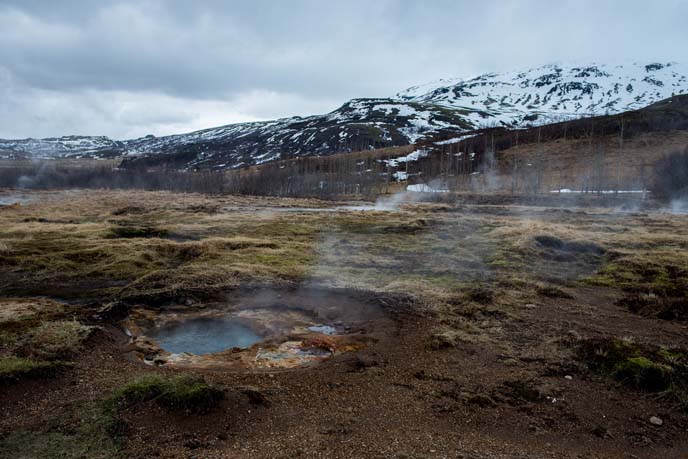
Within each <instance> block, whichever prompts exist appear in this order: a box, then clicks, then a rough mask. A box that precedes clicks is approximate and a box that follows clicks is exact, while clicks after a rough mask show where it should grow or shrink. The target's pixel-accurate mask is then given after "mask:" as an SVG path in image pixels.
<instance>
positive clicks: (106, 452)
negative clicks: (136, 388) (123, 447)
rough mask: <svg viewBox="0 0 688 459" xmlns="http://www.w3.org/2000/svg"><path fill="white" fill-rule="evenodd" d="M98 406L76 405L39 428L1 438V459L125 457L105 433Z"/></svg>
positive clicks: (118, 445)
mask: <svg viewBox="0 0 688 459" xmlns="http://www.w3.org/2000/svg"><path fill="white" fill-rule="evenodd" d="M106 421H107V420H106V419H105V418H104V417H103V415H102V413H101V411H100V410H99V409H98V408H97V406H96V405H95V404H73V405H70V406H69V407H68V408H67V410H66V411H65V412H63V413H60V415H59V416H57V417H55V418H54V419H51V420H50V421H49V422H48V425H46V426H44V427H43V428H40V429H35V430H27V429H20V430H15V431H13V432H7V433H5V434H4V435H3V436H2V437H0V457H3V458H13V459H29V458H42V459H82V458H89V459H115V458H122V459H123V456H121V455H120V453H119V450H120V444H119V442H118V439H116V438H112V437H110V436H109V435H108V433H107V432H106V430H105V425H106Z"/></svg>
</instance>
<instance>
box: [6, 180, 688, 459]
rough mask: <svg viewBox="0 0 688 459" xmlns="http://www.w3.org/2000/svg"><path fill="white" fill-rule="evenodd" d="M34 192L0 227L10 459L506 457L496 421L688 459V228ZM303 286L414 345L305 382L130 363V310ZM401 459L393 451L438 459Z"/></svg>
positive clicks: (446, 200)
mask: <svg viewBox="0 0 688 459" xmlns="http://www.w3.org/2000/svg"><path fill="white" fill-rule="evenodd" d="M26 194H27V196H29V197H30V198H31V200H30V201H29V202H28V203H26V204H23V205H18V206H5V207H0V291H1V292H2V297H1V298H0V303H1V305H0V306H1V307H0V391H2V398H3V400H4V402H3V408H2V409H3V416H2V420H0V431H2V436H0V457H118V456H119V457H121V456H124V457H133V456H135V455H138V456H139V457H149V456H152V455H158V456H163V457H174V456H183V457H185V456H190V455H192V454H194V453H195V452H196V451H197V450H199V449H200V450H201V451H202V452H203V454H202V455H203V456H206V455H207V456H208V457H230V456H226V454H227V451H233V450H234V449H235V448H245V451H244V453H245V457H264V455H265V451H266V450H265V449H261V448H263V447H265V445H266V444H269V445H270V450H271V451H276V450H281V451H285V454H287V456H293V455H295V454H297V453H298V451H299V450H303V451H306V453H305V454H310V453H311V452H313V451H315V450H324V451H328V452H329V454H331V455H333V457H334V456H336V454H335V452H334V451H333V450H331V449H329V448H330V447H329V446H327V445H325V444H320V443H318V444H317V445H316V444H313V443H312V442H313V441H315V440H314V439H315V438H324V439H329V438H337V439H341V440H342V441H345V440H346V439H352V440H353V442H354V443H355V444H356V445H363V444H370V445H374V446H373V447H372V448H373V449H374V450H375V451H378V452H380V451H383V450H384V451H388V450H387V449H386V448H388V447H389V445H391V444H394V443H393V442H392V437H390V436H389V435H392V436H394V435H393V434H391V433H390V432H395V431H398V430H395V429H399V428H402V429H412V428H414V429H419V430H420V431H423V432H426V433H427V432H435V433H436V432H440V431H441V432H443V435H444V436H445V437H444V440H442V441H439V442H438V444H437V446H435V447H434V448H433V449H435V448H436V450H437V451H445V452H448V451H457V450H460V451H463V450H466V451H473V450H478V451H492V449H491V448H493V447H494V445H492V446H490V445H489V444H487V443H485V440H484V436H485V435H486V433H485V432H486V431H484V430H483V428H482V427H479V426H484V425H487V424H488V423H489V425H490V426H491V427H490V429H489V430H490V434H489V436H490V438H495V439H498V440H499V441H500V442H504V444H508V445H509V448H510V451H523V452H527V451H530V452H532V451H533V448H534V449H535V450H537V451H549V452H552V451H554V452H557V453H561V455H562V457H574V455H575V454H584V453H586V452H593V451H594V452H596V453H597V452H602V453H601V454H608V457H613V456H614V454H615V452H618V451H620V450H622V449H627V448H630V449H631V450H632V451H634V454H636V455H637V456H638V457H650V456H652V455H653V454H661V455H664V456H667V457H669V456H671V455H672V454H674V453H675V452H677V451H681V450H682V449H684V448H685V447H687V446H688V445H687V444H686V438H685V435H684V431H685V426H686V425H688V402H687V400H688V388H687V387H686V385H685V381H686V375H687V373H686V372H687V371H688V360H687V358H688V357H687V356H688V353H687V351H686V349H688V339H687V338H686V334H685V324H686V322H685V321H686V317H687V316H686V302H685V298H686V288H687V287H688V255H686V254H688V251H687V250H686V249H688V233H687V232H686V227H687V226H686V224H687V223H688V221H687V219H688V217H686V216H685V215H675V214H670V213H662V212H656V211H652V212H635V213H634V212H622V211H619V210H618V209H617V208H615V207H608V205H609V202H610V199H611V198H609V197H604V196H595V195H590V196H587V197H585V198H582V199H580V200H578V201H577V204H578V206H577V207H553V206H552V204H556V202H555V201H553V200H552V199H551V197H547V200H545V201H542V202H544V203H545V204H544V205H543V204H542V203H540V205H506V204H512V199H513V198H512V197H511V196H510V194H508V193H507V194H506V195H498V194H493V195H489V196H483V197H480V198H478V197H476V196H473V195H461V194H452V195H444V196H443V197H442V198H441V199H437V196H434V198H435V199H433V200H432V201H431V202H415V203H409V204H402V205H401V206H400V207H399V208H398V209H396V210H392V211H375V210H367V211H362V210H356V209H355V208H344V209H340V210H339V211H333V210H334V209H333V204H332V203H331V202H327V201H319V200H314V199H295V198H267V197H249V196H242V197H236V196H228V195H223V196H210V195H201V194H192V193H185V194H180V193H174V192H167V191H147V192H144V191H107V190H91V191H88V192H79V191H61V192H40V191H34V192H31V193H28V192H27V193H26ZM562 202H568V201H562ZM304 287H308V288H309V289H326V290H336V291H339V292H347V294H351V295H359V296H360V295H363V296H365V297H367V298H376V301H377V302H378V303H379V304H381V305H382V306H383V307H384V311H385V314H388V315H389V316H390V317H392V318H394V324H395V326H394V330H393V331H392V330H390V331H389V333H388V334H387V335H385V336H384V337H381V338H379V339H376V340H370V342H369V343H368V345H367V347H366V348H365V349H363V350H360V352H357V353H354V354H355V355H349V354H342V355H335V356H334V357H332V358H331V359H329V360H327V361H325V362H323V363H322V364H320V365H317V366H314V367H309V368H306V369H299V370H295V371H287V372H279V371H277V372H261V371H257V372H256V371H243V372H242V371H239V372H236V371H233V372H226V371H221V370H212V369H210V370H200V369H188V368H175V367H174V366H170V367H168V366H165V367H155V366H149V365H145V364H143V363H142V362H140V361H136V360H133V359H131V358H129V357H127V355H128V354H126V351H127V345H128V344H127V342H128V338H127V336H126V335H125V334H124V333H123V332H122V329H121V323H120V322H119V321H120V320H122V319H123V318H126V315H127V314H128V311H129V310H131V308H134V307H136V308H139V309H141V308H142V309H143V310H146V311H148V312H147V314H149V315H151V316H154V315H155V314H157V313H158V312H159V311H160V310H161V308H163V309H164V308H167V307H169V306H170V305H174V307H176V308H184V307H187V308H194V307H196V305H201V306H202V305H203V304H204V303H205V302H208V301H218V298H228V297H231V296H233V295H235V294H236V293H237V292H239V291H243V292H246V291H261V290H264V289H271V290H273V291H280V290H281V289H283V290H285V291H287V290H292V291H293V290H297V291H298V289H301V288H304ZM27 387H28V388H30V390H29V389H27V390H25V389H24V388H27ZM592 393H594V394H596V395H595V397H594V398H595V401H594V403H593V402H592V401H591V399H592V397H591V395H590V394H592ZM325 394H327V395H325ZM304 400H306V401H305V402H304ZM29 405H31V406H33V407H34V408H31V409H29V408H27V407H28V406H29ZM335 406H336V407H341V406H346V407H349V408H343V409H342V408H335ZM369 406H377V408H376V410H382V414H383V416H382V417H379V416H372V413H370V412H369V411H368V410H369ZM378 414H379V412H378ZM295 415H296V416H297V417H298V419H299V420H300V421H299V422H298V423H293V419H294V416H295ZM652 416H657V417H659V418H661V419H662V421H663V425H662V426H661V428H660V427H657V426H656V425H654V424H651V423H650V422H649V419H650V417H652ZM466 418H471V419H475V420H476V422H477V427H476V426H472V425H471V424H468V423H466V422H464V421H463V420H465V419H466ZM295 424H296V425H295ZM438 429H439V430H438ZM476 432H477V433H479V434H480V435H477V436H476V435H475V434H476ZM564 432H565V433H566V435H565V437H567V438H568V439H570V441H569V440H566V441H557V440H554V439H561V436H562V435H563V433H564ZM332 436H334V437H332ZM467 436H469V437H471V438H476V439H474V440H470V441H468V443H466V440H465V438H467ZM481 436H482V437H481ZM294 437H299V438H302V440H299V441H296V442H291V441H288V440H287V439H288V438H294ZM519 437H520V438H519ZM395 438H397V437H395ZM481 438H482V439H481ZM397 439H398V441H399V443H398V446H397V447H396V449H394V450H393V451H391V452H390V451H388V452H389V454H392V455H396V456H397V457H403V455H404V454H407V455H408V454H412V455H416V454H421V453H422V452H423V451H425V452H427V447H426V446H427V443H425V442H424V441H423V440H422V439H418V438H415V437H414V436H408V438H405V439H399V438H397ZM541 439H543V441H544V442H547V443H549V444H550V446H544V443H543V445H540V443H539V442H540V441H541ZM328 441H329V440H328ZM533 445H535V446H533ZM552 445H554V446H552ZM352 448H353V450H352V451H348V453H351V454H352V455H364V454H365V453H366V451H367V450H364V449H359V448H363V447H362V446H352ZM572 452H573V453H572ZM22 454H24V456H22ZM223 454H224V455H225V456H223ZM381 454H382V453H381ZM385 454H386V453H385ZM423 454H425V453H423ZM431 456H432V455H431ZM409 457H410V456H409ZM604 457H607V456H604Z"/></svg>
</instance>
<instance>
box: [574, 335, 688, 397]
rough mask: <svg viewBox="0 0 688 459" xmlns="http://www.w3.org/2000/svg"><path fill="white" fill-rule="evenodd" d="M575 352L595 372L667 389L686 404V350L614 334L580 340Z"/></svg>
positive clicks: (644, 386)
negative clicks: (625, 338) (636, 341)
mask: <svg viewBox="0 0 688 459" xmlns="http://www.w3.org/2000/svg"><path fill="white" fill-rule="evenodd" d="M576 352H577V356H578V358H579V359H580V360H582V361H583V362H585V363H586V364H587V365H588V367H589V368H590V369H591V370H593V371H596V372H599V373H603V374H607V375H609V376H611V377H613V378H615V379H616V380H617V381H620V382H622V383H623V384H625V385H626V386H628V387H631V388H633V389H636V390H641V391H645V392H668V393H671V394H673V395H674V396H676V398H677V399H678V400H679V401H680V402H681V403H682V404H684V405H685V406H686V407H688V404H687V403H686V402H687V401H688V352H686V351H685V350H683V349H667V348H662V347H659V346H653V345H648V344H638V343H634V342H631V341H626V340H620V339H615V338H591V339H586V340H582V341H581V342H580V343H579V344H578V347H577V350H576Z"/></svg>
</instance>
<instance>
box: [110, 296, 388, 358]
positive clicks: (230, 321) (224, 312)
mask: <svg viewBox="0 0 688 459" xmlns="http://www.w3.org/2000/svg"><path fill="white" fill-rule="evenodd" d="M249 306H251V305H250V304H249ZM351 309H352V308H346V309H344V310H343V312H342V313H338V312H337V308H336V307H335V308H332V307H329V308H323V307H314V306H312V305H311V306H309V305H306V306H301V307H292V306H290V305H289V304H288V303H279V304H277V305H272V306H264V307H245V308H238V309H237V308H233V307H227V305H225V307H221V305H211V306H206V307H202V308H183V307H172V308H169V309H168V310H163V311H152V310H150V309H146V308H135V309H134V310H133V311H132V313H131V314H130V317H129V318H128V319H127V320H126V321H125V323H124V326H125V327H126V329H127V330H128V331H129V333H130V336H131V344H132V346H133V350H134V354H135V355H136V356H137V358H138V359H140V360H142V361H144V362H145V363H147V364H150V365H159V366H187V367H196V368H235V369H280V368H285V369H287V368H295V367H302V366H309V365H313V364H316V363H318V362H321V361H323V360H325V359H327V358H329V357H331V356H332V355H334V354H338V353H344V352H355V351H357V350H360V349H362V348H363V347H365V346H366V344H367V343H368V342H370V340H371V338H370V337H369V336H367V333H366V328H365V326H363V324H365V323H367V322H366V321H367V320H368V319H369V318H370V317H371V316H376V314H372V315H371V312H370V311H361V314H358V315H360V319H363V320H360V319H359V320H356V316H357V314H355V313H353V314H352V310H351ZM353 309H355V308H353ZM341 319H353V321H352V322H353V323H345V322H344V321H343V320H341Z"/></svg>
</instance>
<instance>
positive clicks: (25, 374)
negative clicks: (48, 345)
mask: <svg viewBox="0 0 688 459" xmlns="http://www.w3.org/2000/svg"><path fill="white" fill-rule="evenodd" d="M64 367H65V363H63V362H44V361H40V360H30V359H24V358H20V357H0V383H12V382H17V381H21V380H23V379H34V378H52V377H54V376H55V374H56V373H57V372H58V371H59V370H60V369H62V368H64Z"/></svg>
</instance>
